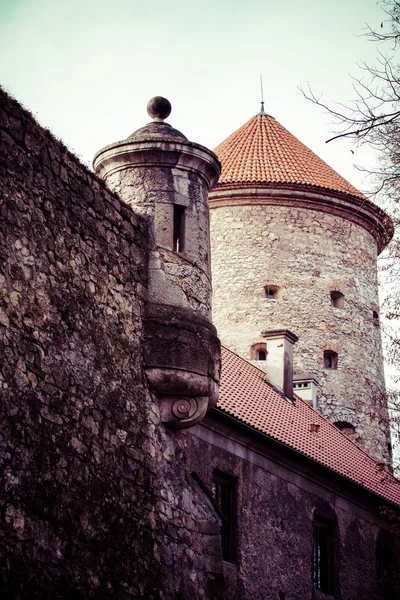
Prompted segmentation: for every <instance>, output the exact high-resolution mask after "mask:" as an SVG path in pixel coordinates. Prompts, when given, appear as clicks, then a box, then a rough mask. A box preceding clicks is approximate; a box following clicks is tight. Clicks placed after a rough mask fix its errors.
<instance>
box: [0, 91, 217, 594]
mask: <svg viewBox="0 0 400 600" xmlns="http://www.w3.org/2000/svg"><path fill="white" fill-rule="evenodd" d="M0 147H1V152H0V334H1V344H0V376H1V379H0V388H1V403H0V413H1V417H0V464H1V468H0V480H1V494H0V595H1V597H2V598H12V599H22V598H26V599H28V598H29V599H30V598H33V597H35V598H38V599H44V598H51V599H52V600H53V599H57V598H60V599H61V598H74V599H75V598H76V599H79V598H85V599H87V598H101V599H102V600H103V599H106V598H146V600H147V599H151V598H153V599H158V598H165V599H168V598H171V599H172V598H174V599H177V598H181V599H186V598H193V597H194V596H196V597H202V598H209V599H211V598H222V597H223V596H222V595H223V586H222V581H221V575H220V573H221V550H220V545H219V534H218V530H219V525H218V523H219V521H218V516H217V515H216V514H215V512H214V511H213V509H212V506H210V505H209V503H207V501H206V500H205V498H204V497H203V493H202V491H201V490H200V489H199V487H198V486H197V484H196V482H194V481H193V480H192V479H191V477H190V475H189V474H188V471H187V469H186V465H185V460H186V459H185V445H186V443H187V440H186V436H185V434H182V433H178V434H176V433H173V432H170V431H168V430H166V429H165V428H164V426H162V425H160V415H159V407H158V404H157V402H156V399H155V398H154V397H153V396H152V395H151V394H150V393H149V391H148V389H147V385H146V382H145V378H144V375H143V366H142V347H141V341H142V318H141V315H142V312H143V304H144V300H145V297H146V294H147V248H148V230H147V226H146V225H145V223H144V221H143V220H142V217H140V216H137V215H135V214H134V213H133V212H132V210H131V209H130V208H129V207H127V206H125V205H124V204H123V203H122V202H120V200H119V199H118V198H117V197H116V196H114V195H113V194H112V193H110V192H109V191H107V190H106V189H105V188H104V186H103V185H102V184H101V182H99V181H98V180H96V178H95V177H94V176H93V175H92V174H91V173H90V172H89V171H87V170H86V169H85V168H84V167H82V165H80V164H79V162H78V161H77V159H76V158H75V157H73V156H72V155H71V154H70V153H69V152H68V151H67V150H66V149H65V148H64V147H63V146H62V144H60V143H59V142H57V141H56V140H55V139H54V138H53V137H52V136H51V135H50V134H49V133H48V132H46V131H43V130H42V129H41V128H40V127H39V126H38V125H37V123H36V122H35V121H34V119H33V118H32V117H31V115H30V114H29V113H28V112H26V111H24V110H23V109H22V108H21V107H20V106H19V105H18V104H17V103H15V102H14V101H13V100H12V99H10V98H9V97H8V96H7V95H6V94H4V93H3V92H1V91H0Z"/></svg>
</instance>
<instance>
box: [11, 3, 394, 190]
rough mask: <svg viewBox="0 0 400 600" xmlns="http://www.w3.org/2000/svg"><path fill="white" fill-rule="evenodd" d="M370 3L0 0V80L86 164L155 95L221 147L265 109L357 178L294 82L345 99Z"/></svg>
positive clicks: (326, 122) (190, 128)
mask: <svg viewBox="0 0 400 600" xmlns="http://www.w3.org/2000/svg"><path fill="white" fill-rule="evenodd" d="M382 15H383V13H382V11H381V9H380V8H379V6H377V5H376V3H375V2H374V0H350V1H349V0H304V1H302V2H299V1H298V0H285V1H281V2H276V1H275V2H271V1H268V0H242V1H240V2H238V1H235V0H230V1H228V0H197V1H195V0H168V1H167V0H164V1H163V0H151V1H147V2H145V1H139V0H113V1H110V0H107V1H105V0H96V1H94V0H79V1H78V0H67V1H65V0H62V1H61V0H0V83H1V85H3V87H5V89H6V90H7V91H9V92H10V93H11V94H12V95H14V96H15V97H16V98H17V99H18V100H19V101H20V102H22V103H23V104H24V105H25V106H27V107H28V108H29V109H30V110H32V112H33V113H34V114H35V116H36V117H37V118H38V119H39V121H40V122H41V123H42V124H43V125H45V126H46V127H49V128H50V129H51V130H52V131H53V133H54V134H55V135H57V136H58V137H60V138H62V139H63V141H64V142H65V143H66V144H67V145H68V146H69V147H70V148H71V149H72V150H74V151H75V153H76V154H78V155H79V156H81V157H82V159H83V161H84V162H85V163H86V164H89V163H91V160H92V157H93V155H94V154H95V152H96V151H97V150H99V149H100V148H101V147H102V146H104V145H106V144H109V143H111V142H114V141H117V140H119V139H123V138H125V137H127V136H128V135H129V134H130V133H132V132H133V131H134V130H135V129H137V128H139V127H141V126H143V125H144V124H145V123H146V122H148V121H149V117H148V116H147V114H146V110H145V107H146V104H147V101H148V100H149V99H150V98H151V97H152V96H154V95H163V96H166V97H167V98H168V99H169V100H170V101H171V103H172V107H173V112H172V114H171V117H170V118H169V122H170V123H171V124H172V125H174V126H175V127H176V128H177V129H180V130H181V131H182V132H183V133H184V134H185V135H186V136H187V137H188V138H189V139H190V140H191V141H195V142H198V143H201V144H204V145H206V146H208V147H209V148H214V147H215V146H216V145H217V144H218V143H220V142H221V141H223V140H224V139H225V138H226V137H227V136H228V135H230V134H231V133H232V132H233V131H235V130H236V129H237V128H238V127H240V126H241V125H242V124H243V123H245V122H246V121H247V120H248V119H250V118H251V117H252V116H253V115H254V114H256V113H257V112H258V111H259V108H260V83H259V76H260V74H262V76H263V80H264V97H265V102H266V104H265V108H266V111H267V112H268V113H269V114H271V115H272V116H274V117H275V118H276V119H277V120H278V121H280V122H281V123H282V125H284V126H285V127H286V128H287V129H289V130H290V131H291V132H292V133H294V134H295V135H296V136H297V137H298V138H299V139H300V140H301V141H303V142H304V143H306V144H307V145H308V146H309V147H310V148H311V149H312V150H314V151H315V152H316V153H317V154H319V155H320V156H321V157H322V158H324V160H326V162H328V163H329V164H330V165H331V166H333V167H334V168H335V169H336V170H337V171H339V172H340V173H341V174H342V175H344V176H345V177H346V178H347V179H348V180H349V181H351V183H353V184H355V185H356V186H357V187H359V188H360V187H361V188H362V187H363V186H362V176H361V175H360V173H358V172H357V171H355V170H354V169H353V168H352V163H353V162H354V161H356V162H357V161H358V162H363V161H365V160H366V158H367V159H368V160H371V155H370V154H369V153H368V152H364V151H359V152H356V154H355V155H354V156H353V155H352V153H351V152H350V147H349V145H348V144H346V143H343V142H342V143H333V144H329V145H326V144H325V143H324V142H325V140H326V139H327V138H328V137H329V133H330V118H329V117H328V116H327V115H324V114H323V113H322V112H321V110H320V109H318V108H317V107H315V106H313V105H312V104H311V103H309V102H307V101H306V100H305V99H304V98H303V97H302V96H301V95H300V94H299V91H298V87H299V86H307V83H308V82H310V85H311V86H312V88H313V90H315V92H316V93H318V94H319V93H322V94H323V98H324V99H326V101H328V102H329V101H331V100H332V99H334V100H337V101H338V102H346V101H348V100H350V99H351V98H352V97H353V95H352V88H351V81H350V78H349V73H351V74H354V75H359V73H360V71H359V70H358V68H357V63H359V62H360V61H361V60H363V59H367V60H369V61H370V62H373V61H374V59H375V56H376V50H377V47H376V44H374V43H373V42H368V41H367V40H366V39H365V38H364V37H362V36H361V35H360V34H361V33H362V30H363V28H364V27H365V23H366V22H368V23H369V24H371V25H372V26H374V27H379V25H380V22H381V20H382V18H383V17H382Z"/></svg>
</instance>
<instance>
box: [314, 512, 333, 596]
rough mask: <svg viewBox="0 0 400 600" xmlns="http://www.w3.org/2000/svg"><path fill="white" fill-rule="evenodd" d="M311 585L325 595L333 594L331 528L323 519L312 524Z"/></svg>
mask: <svg viewBox="0 0 400 600" xmlns="http://www.w3.org/2000/svg"><path fill="white" fill-rule="evenodd" d="M313 538H314V539H313V542H314V543H313V583H314V587H316V588H317V589H318V590H321V592H324V593H325V594H332V593H333V569H334V565H333V526H332V523H331V522H330V521H328V520H325V519H320V518H315V519H314V523H313Z"/></svg>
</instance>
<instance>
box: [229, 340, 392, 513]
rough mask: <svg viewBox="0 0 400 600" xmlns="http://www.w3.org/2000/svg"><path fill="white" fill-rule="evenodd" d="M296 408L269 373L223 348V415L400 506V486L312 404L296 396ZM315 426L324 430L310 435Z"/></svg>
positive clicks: (319, 429)
mask: <svg viewBox="0 0 400 600" xmlns="http://www.w3.org/2000/svg"><path fill="white" fill-rule="evenodd" d="M294 404H295V405H293V404H291V403H290V402H288V401H287V400H284V398H283V397H282V396H280V395H279V394H278V393H277V392H276V391H275V390H274V389H273V388H272V386H270V385H269V384H268V383H267V382H266V375H265V373H264V372H263V371H261V370H260V369H258V368H257V367H255V366H253V365H252V364H251V363H249V362H248V361H246V360H244V359H243V358H241V357H239V356H238V355H237V354H235V353H234V352H232V351H231V350H228V349H227V348H222V375H221V389H220V398H219V402H218V408H219V409H221V410H222V411H224V412H226V413H228V414H230V415H232V416H234V417H236V418H237V419H239V420H240V421H242V422H243V423H246V424H247V425H250V426H251V427H253V428H254V429H256V430H258V431H260V432H261V433H264V434H266V435H267V436H269V437H271V438H273V439H275V440H278V441H279V442H282V443H283V444H285V445H286V446H289V447H290V448H293V449H294V450H297V451H298V452H301V453H302V454H304V455H305V456H308V457H309V458H311V459H313V460H315V461H316V462H318V463H320V464H321V465H324V466H325V467H328V468H329V469H332V470H333V471H336V472H337V473H339V474H340V475H343V476H344V477H346V478H347V479H350V480H352V481H354V482H355V483H357V484H358V485H360V486H362V487H364V488H366V489H368V490H370V491H371V492H374V493H375V494H378V495H379V496H381V497H382V498H384V499H385V500H388V501H389V502H392V503H395V504H398V505H400V481H398V480H397V479H396V478H395V477H393V476H392V475H391V474H390V473H389V472H388V471H386V470H381V465H380V464H379V463H377V462H376V461H375V460H374V459H373V458H371V457H370V456H368V454H366V453H365V452H364V451H363V450H361V448H359V447H358V446H357V445H356V444H354V443H353V442H352V441H351V440H350V439H348V438H347V437H346V436H345V435H344V433H342V432H341V431H340V430H339V429H338V428H337V427H335V426H334V425H333V424H332V423H330V422H329V421H328V420H327V419H325V418H324V417H322V416H321V415H320V414H319V413H318V412H317V411H315V410H314V409H313V408H311V406H310V405H309V404H307V402H305V401H304V400H302V399H301V398H299V397H298V396H296V397H295V402H294ZM311 424H316V425H319V428H318V433H314V432H312V431H310V425H311Z"/></svg>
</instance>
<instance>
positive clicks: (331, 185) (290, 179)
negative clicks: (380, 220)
mask: <svg viewBox="0 0 400 600" xmlns="http://www.w3.org/2000/svg"><path fill="white" fill-rule="evenodd" d="M214 152H215V154H216V155H217V156H218V158H219V160H220V161H221V164H222V172H221V176H220V178H219V183H218V185H217V186H216V188H215V189H216V190H218V188H220V187H222V186H224V185H229V186H239V187H243V186H244V185H246V187H247V185H248V184H255V183H257V184H271V183H277V184H298V185H306V186H313V187H318V188H320V189H326V190H331V191H337V192H342V193H345V194H351V195H352V196H356V197H357V198H364V196H363V195H362V194H361V192H359V191H358V190H357V189H356V188H355V187H353V186H352V185H350V183H348V182H347V181H346V180H345V179H344V178H343V177H341V175H339V174H338V173H336V171H334V170H333V169H332V168H331V167H329V166H328V165H327V164H326V163H325V162H324V161H323V160H322V159H320V158H319V157H318V156H317V155H316V154H314V152H312V151H311V150H310V149H309V148H307V146H305V145H304V144H302V143H301V142H300V141H299V140H298V139H297V138H296V137H295V136H294V135H292V134H291V133H290V132H289V131H288V130H287V129H285V128H284V127H283V126H282V125H281V124H280V123H278V121H276V120H275V119H274V118H273V117H271V116H269V115H266V114H259V115H256V116H255V117H253V118H252V119H250V121H247V123H245V124H244V125H243V126H242V127H240V129H238V130H237V131H235V133H232V135H230V136H229V137H228V138H227V139H226V140H225V141H224V142H222V143H221V144H219V146H217V147H216V148H215V149H214Z"/></svg>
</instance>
